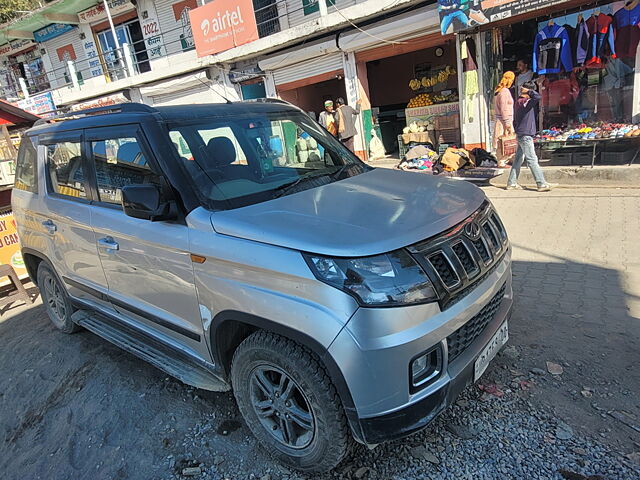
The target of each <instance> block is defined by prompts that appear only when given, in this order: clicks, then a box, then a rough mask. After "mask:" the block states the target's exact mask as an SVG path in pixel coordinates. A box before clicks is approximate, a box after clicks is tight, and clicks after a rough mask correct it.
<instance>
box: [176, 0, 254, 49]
mask: <svg viewBox="0 0 640 480" xmlns="http://www.w3.org/2000/svg"><path fill="white" fill-rule="evenodd" d="M189 18H190V20H191V28H192V30H193V39H194V41H195V44H196V53H197V54H198V56H199V57H204V56H205V55H212V54H214V53H218V52H222V51H223V50H228V49H230V48H233V47H237V46H238V45H243V44H245V43H249V42H253V41H254V40H257V39H258V27H257V26H256V17H255V15H254V13H253V1H252V0H214V1H213V2H210V3H207V4H206V5H203V6H202V7H198V8H195V9H193V10H191V11H190V12H189Z"/></svg>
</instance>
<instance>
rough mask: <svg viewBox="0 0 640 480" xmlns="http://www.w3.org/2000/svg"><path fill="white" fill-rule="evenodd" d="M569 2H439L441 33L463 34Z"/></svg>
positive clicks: (447, 0) (446, 0) (552, 0)
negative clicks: (475, 28) (479, 27)
mask: <svg viewBox="0 0 640 480" xmlns="http://www.w3.org/2000/svg"><path fill="white" fill-rule="evenodd" d="M566 1H567V0H438V12H439V13H440V31H441V32H442V34H443V35H448V34H450V33H455V32H461V31H463V30H468V29H470V28H474V27H478V26H481V25H484V24H487V23H490V22H497V21H498V20H503V19H505V18H510V17H515V16H517V15H521V14H523V13H527V12H532V11H534V10H538V9H541V8H546V7H550V6H552V5H556V4H559V3H563V2H566Z"/></svg>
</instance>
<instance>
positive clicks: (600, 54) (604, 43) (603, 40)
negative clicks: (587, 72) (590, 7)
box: [587, 13, 616, 67]
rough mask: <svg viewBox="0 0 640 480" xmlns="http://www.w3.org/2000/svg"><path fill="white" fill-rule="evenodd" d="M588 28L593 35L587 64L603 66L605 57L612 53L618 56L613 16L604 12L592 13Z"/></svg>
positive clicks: (591, 35) (589, 65)
mask: <svg viewBox="0 0 640 480" xmlns="http://www.w3.org/2000/svg"><path fill="white" fill-rule="evenodd" d="M587 29H588V30H589V35H590V37H591V42H590V45H589V54H588V55H587V59H588V60H587V66H588V67H602V65H603V62H602V61H603V60H604V59H606V58H607V57H608V56H610V55H611V56H613V57H615V56H616V47H615V43H614V42H615V27H614V26H613V17H612V16H611V15H605V14H604V13H599V14H598V15H591V16H590V17H589V19H588V20H587Z"/></svg>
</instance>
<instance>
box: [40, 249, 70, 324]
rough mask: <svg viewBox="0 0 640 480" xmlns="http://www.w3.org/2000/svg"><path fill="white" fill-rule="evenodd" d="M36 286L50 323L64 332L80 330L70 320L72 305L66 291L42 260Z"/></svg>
mask: <svg viewBox="0 0 640 480" xmlns="http://www.w3.org/2000/svg"><path fill="white" fill-rule="evenodd" d="M38 288H39V289H40V295H42V303H44V307H45V308H46V309H47V314H48V315H49V319H50V320H51V323H53V325H54V326H55V327H56V328H57V329H58V330H60V331H62V332H64V333H75V332H77V331H78V330H80V327H79V326H78V325H76V324H75V323H73V322H72V321H71V314H72V313H73V307H72V306H71V302H70V301H69V296H68V295H67V291H66V290H65V288H64V287H63V286H62V284H61V283H60V280H59V279H58V276H57V275H56V274H55V273H54V271H53V268H51V267H50V266H49V264H47V263H46V262H44V261H42V262H40V265H38Z"/></svg>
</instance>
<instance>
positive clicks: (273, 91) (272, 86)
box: [264, 72, 278, 98]
mask: <svg viewBox="0 0 640 480" xmlns="http://www.w3.org/2000/svg"><path fill="white" fill-rule="evenodd" d="M264 89H265V92H266V94H267V98H278V89H277V88H276V81H275V79H274V78H273V72H267V73H266V74H265V76H264Z"/></svg>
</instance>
